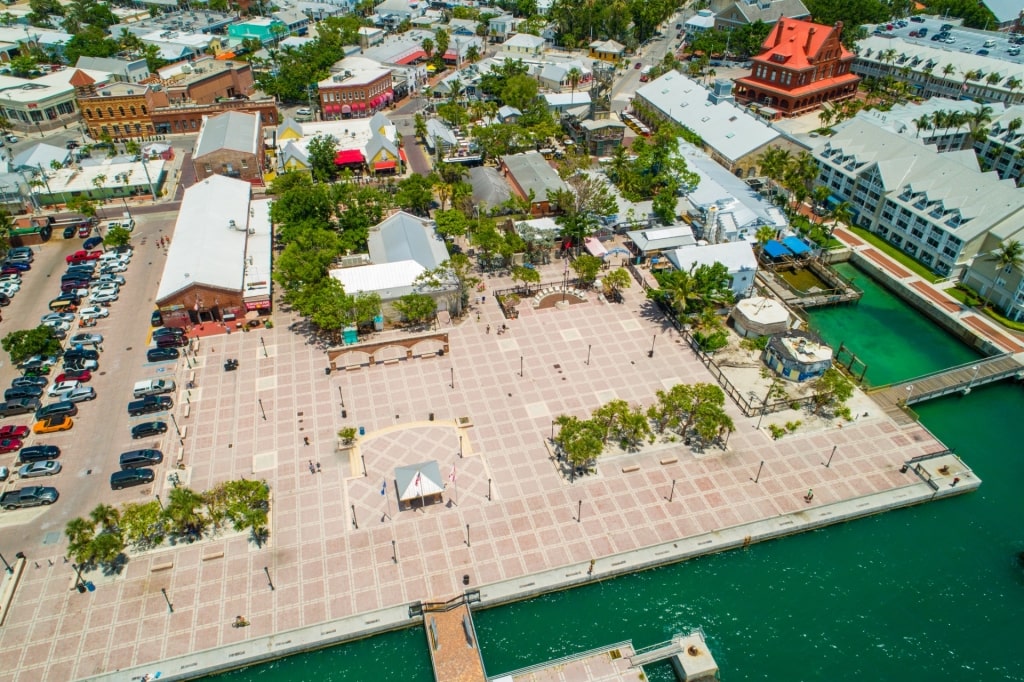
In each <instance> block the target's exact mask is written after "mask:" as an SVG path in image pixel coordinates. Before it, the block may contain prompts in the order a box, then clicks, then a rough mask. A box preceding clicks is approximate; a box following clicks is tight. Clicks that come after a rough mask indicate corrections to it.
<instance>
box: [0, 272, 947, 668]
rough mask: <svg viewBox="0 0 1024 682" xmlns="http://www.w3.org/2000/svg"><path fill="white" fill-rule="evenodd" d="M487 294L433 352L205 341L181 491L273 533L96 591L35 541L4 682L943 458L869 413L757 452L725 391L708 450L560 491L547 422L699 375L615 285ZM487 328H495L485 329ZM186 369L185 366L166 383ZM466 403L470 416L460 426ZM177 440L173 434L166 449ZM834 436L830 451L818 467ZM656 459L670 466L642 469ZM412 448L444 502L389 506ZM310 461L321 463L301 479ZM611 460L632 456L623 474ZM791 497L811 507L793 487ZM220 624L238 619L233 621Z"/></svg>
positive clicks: (295, 619)
mask: <svg viewBox="0 0 1024 682" xmlns="http://www.w3.org/2000/svg"><path fill="white" fill-rule="evenodd" d="M556 267H557V266H556ZM558 274H559V275H560V273H558ZM488 283H489V284H493V285H496V286H507V282H504V281H502V282H499V281H497V280H488ZM491 293H492V292H491V291H490V290H488V291H487V294H488V296H487V303H486V304H484V305H483V306H482V307H480V312H481V317H480V319H479V321H477V318H476V313H475V311H474V312H471V313H470V314H469V315H468V316H467V318H466V320H467V321H466V322H464V323H462V324H461V325H459V326H453V327H449V328H447V331H449V332H450V334H451V352H450V353H448V354H446V355H445V356H444V357H430V358H421V359H414V360H409V361H402V362H398V363H394V364H389V365H377V366H375V367H372V368H363V369H359V370H353V371H348V372H335V373H333V374H331V375H330V376H325V374H324V367H325V366H326V365H327V360H326V356H325V354H324V352H323V351H322V350H321V349H318V348H317V347H316V346H315V345H312V344H310V343H307V340H306V337H305V336H303V335H302V334H300V333H297V332H293V331H291V330H290V329H289V324H290V323H291V322H292V321H293V320H292V319H291V318H290V317H289V315H288V314H287V313H284V312H278V313H276V314H275V316H274V319H275V322H276V326H275V327H274V328H273V329H270V330H258V331H255V332H250V333H234V334H231V335H229V336H222V337H210V338H204V339H203V340H202V342H201V347H200V350H199V353H198V355H199V360H200V364H199V367H198V368H197V369H196V383H197V386H196V388H195V389H193V390H192V391H191V393H190V396H189V398H188V401H187V404H188V405H189V406H190V411H191V414H190V416H189V417H188V418H185V417H184V416H183V405H185V404H186V399H185V394H184V392H182V394H181V395H180V396H179V397H178V400H176V405H177V409H176V412H177V417H178V421H179V423H181V424H182V425H183V426H186V427H187V431H186V433H187V435H186V439H185V451H184V462H185V464H186V465H187V466H188V468H187V469H186V470H185V471H183V472H182V480H183V483H185V484H187V485H188V486H189V487H191V488H193V489H195V490H204V489H207V488H209V487H211V486H212V485H214V484H216V483H218V482H221V481H224V480H227V479H231V478H239V477H243V476H244V477H246V478H253V477H258V478H265V479H266V480H267V481H268V483H269V484H270V486H271V488H272V494H273V507H272V517H271V524H272V525H271V537H270V541H269V543H268V544H266V545H265V546H264V547H262V548H258V547H256V545H255V544H253V543H251V542H249V541H248V539H247V537H245V536H242V535H229V536H226V537H223V538H220V539H214V540H210V541H204V542H201V543H197V544H194V545H188V546H183V547H176V548H166V549H161V550H158V551H154V552H149V553H146V554H143V555H141V556H134V557H133V558H132V559H131V561H130V563H129V564H128V565H127V568H126V569H125V570H124V571H123V573H122V574H121V575H119V576H116V577H110V578H106V577H103V576H100V575H99V574H94V575H90V576H88V577H89V578H90V579H92V580H93V581H94V582H95V583H96V591H95V592H91V593H87V594H78V593H77V592H75V591H73V590H72V589H71V587H72V581H71V577H70V576H71V572H70V571H69V570H68V568H67V567H66V566H64V565H63V558H62V555H63V554H64V552H65V547H64V544H63V539H61V540H60V541H58V542H57V543H56V544H54V545H52V546H51V548H50V551H49V554H50V557H49V558H50V559H51V560H52V561H53V564H54V565H53V566H50V565H48V561H47V560H46V559H47V556H46V553H47V552H46V549H47V548H43V549H42V550H41V551H37V553H39V554H40V556H39V557H38V559H36V560H37V562H38V564H39V567H38V568H35V567H33V566H31V565H30V566H28V567H27V570H26V572H25V575H24V577H23V578H22V581H21V583H20V585H19V587H18V591H17V593H16V595H15V597H14V601H13V603H12V605H11V610H10V613H9V615H8V616H7V620H6V623H5V624H4V626H3V628H2V629H0V644H2V645H3V646H4V650H6V651H8V652H9V656H8V659H7V661H6V663H5V666H4V667H3V670H2V671H0V682H4V681H6V680H19V681H27V680H32V681H35V680H44V679H46V680H51V679H53V680H56V679H78V678H83V677H87V676H90V675H97V674H101V673H107V672H111V671H114V670H116V669H123V668H127V667H130V666H140V665H144V664H151V663H155V662H157V661H161V660H163V659H167V658H170V657H174V656H179V655H184V654H189V653H193V652H198V651H202V650H207V649H210V648H212V647H220V646H225V645H229V644H232V643H237V642H243V641H245V640H247V639H250V638H254V637H260V636H265V635H270V634H273V633H280V632H283V631H286V630H290V629H293V628H296V627H300V626H309V625H314V624H318V623H323V622H325V621H330V620H333V619H339V618H344V617H348V616H353V615H354V614H361V613H367V612H371V611H374V610H378V609H382V608H385V607H397V606H401V605H404V604H408V603H410V602H415V601H417V600H444V599H447V598H449V597H451V596H453V595H456V594H459V593H460V592H461V591H462V590H464V589H465V587H464V586H463V582H462V576H463V575H468V576H469V580H470V586H471V587H478V586H481V585H485V584H487V583H491V582H493V581H499V580H506V579H516V578H521V577H523V576H527V575H530V574H533V573H536V572H540V571H545V570H550V569H554V568H559V567H563V566H567V565H570V564H574V563H579V562H587V561H589V560H591V559H598V560H599V559H601V558H602V557H607V556H608V555H611V554H616V553H622V552H627V551H630V550H636V549H639V548H643V547H648V546H650V545H654V544H656V543H660V542H667V541H672V540H674V539H676V538H685V537H690V536H693V535H695V534H698V533H702V532H708V531H714V530H718V529H723V528H727V527H730V526H734V525H736V524H742V523H747V522H753V521H757V520H761V519H765V518H769V517H775V516H777V515H781V514H787V513H791V512H796V511H799V510H804V509H810V508H813V507H815V506H817V505H819V504H825V503H829V502H833V501H837V500H842V499H846V498H852V497H857V496H863V495H868V494H871V493H876V492H879V491H891V490H895V489H898V488H901V487H904V486H909V485H912V484H914V483H917V479H916V478H914V476H913V475H912V474H909V475H908V474H903V473H900V471H899V467H900V465H901V463H902V462H904V461H905V460H907V459H909V458H911V457H914V456H917V455H921V454H926V453H929V452H934V451H937V450H939V449H941V445H940V444H939V443H937V442H936V441H935V440H934V439H933V438H932V437H931V436H930V435H929V434H928V433H927V431H925V430H924V429H923V428H921V427H920V426H918V425H916V424H915V425H914V426H912V427H908V428H905V429H900V428H898V427H896V426H895V425H894V424H893V423H892V422H890V421H889V420H888V419H886V418H884V417H883V416H882V411H881V410H878V411H877V413H876V414H871V415H870V416H868V417H865V418H861V419H859V420H858V421H857V422H856V423H853V424H848V425H846V426H845V428H842V429H835V430H831V431H826V432H812V433H805V434H804V433H800V432H797V433H796V434H793V435H789V436H786V437H785V438H784V439H782V440H779V441H773V440H771V439H770V438H769V437H768V435H767V434H766V433H764V432H763V431H759V430H757V429H755V428H754V420H752V419H746V418H743V417H742V416H741V415H740V414H739V413H738V411H737V410H736V409H735V407H734V406H733V405H732V404H731V403H727V406H726V407H727V409H728V411H729V413H730V414H731V415H732V417H733V418H734V420H735V421H736V426H737V431H736V432H735V433H734V434H732V435H731V437H730V439H729V441H728V450H726V451H722V450H720V449H715V448H712V449H709V450H707V451H706V452H703V453H694V452H691V451H690V449H689V448H687V447H684V446H682V445H680V444H675V445H668V446H663V447H661V448H660V449H658V450H656V451H652V452H647V453H640V454H636V455H626V456H622V457H617V458H612V459H608V460H602V461H601V463H600V465H599V470H598V473H597V474H596V475H592V476H587V477H585V478H583V479H580V480H577V481H576V482H575V483H574V484H570V483H569V482H568V481H567V480H565V479H564V478H563V477H562V476H560V475H559V474H558V473H557V471H556V468H555V466H554V465H553V463H552V461H551V460H550V458H549V455H548V451H547V449H546V447H545V444H544V439H545V438H546V437H548V436H549V435H550V431H551V420H552V419H553V418H554V417H556V416H557V415H559V414H562V413H569V414H576V415H581V416H585V415H588V414H589V413H590V411H591V410H593V409H594V408H596V407H598V406H599V405H600V404H602V403H604V402H607V401H608V400H611V399H613V398H621V399H624V400H627V401H629V402H631V403H644V404H650V403H651V402H652V399H653V396H654V394H655V391H657V390H660V389H666V388H668V387H670V386H671V385H673V384H675V383H678V382H710V381H712V380H711V379H710V377H709V375H708V374H707V372H706V371H705V369H704V368H703V366H702V365H701V364H700V362H699V361H698V360H696V359H695V358H694V356H693V355H692V353H691V352H689V351H688V349H687V348H686V347H685V345H684V344H683V343H682V342H681V339H680V338H679V336H678V334H677V333H676V332H675V331H674V330H672V329H671V327H669V326H667V325H666V324H665V323H664V321H663V320H662V319H661V317H660V316H659V315H658V314H657V313H656V312H655V311H654V309H653V307H652V306H651V305H650V304H649V303H648V302H647V301H646V300H645V299H644V297H643V295H642V292H640V291H638V290H637V288H636V287H635V286H634V288H633V289H630V290H629V291H627V292H626V296H625V302H624V303H623V304H620V305H608V304H602V303H598V302H597V301H596V299H595V298H594V297H592V298H591V299H590V300H589V301H588V302H586V303H582V304H579V305H573V306H571V307H569V308H568V309H566V310H560V309H544V310H533V309H532V308H530V307H529V305H528V304H526V303H524V304H523V306H522V314H521V316H520V318H519V319H518V320H513V321H506V320H504V319H503V318H502V316H501V314H500V311H499V310H498V308H497V306H496V304H495V303H494V302H493V296H492V295H491ZM502 323H505V324H508V326H509V331H508V332H507V333H505V334H501V335H498V334H496V329H497V328H498V327H500V326H501V324H502ZM488 324H490V325H491V332H490V333H486V331H485V330H486V326H487V325H488ZM261 337H262V338H263V339H264V341H265V344H266V351H267V353H266V354H267V357H264V350H263V347H262V346H261V344H260V338H261ZM652 342H653V343H654V357H653V358H648V350H649V349H650V348H651V345H652ZM588 346H589V347H591V354H590V355H591V357H590V364H589V366H588V365H587V364H585V360H586V358H587V350H588ZM229 357H230V358H237V359H238V360H239V368H238V370H237V371H233V372H225V371H223V369H222V366H221V363H222V362H223V360H224V359H226V358H229ZM521 357H522V358H523V360H522V362H523V376H520V375H519V372H520V358H521ZM452 368H454V383H455V387H454V388H452V386H451V384H450V382H451V376H452V373H451V370H452ZM186 371H187V368H185V367H184V365H182V367H181V370H180V372H181V374H179V376H183V375H184V373H185V372H186ZM180 383H182V384H183V383H184V382H180ZM339 388H340V389H341V395H340V396H339ZM342 399H343V400H344V405H345V410H346V411H347V415H348V416H347V418H345V419H343V418H342V416H341V409H342V408H341V400H342ZM260 401H261V402H262V409H263V411H264V412H265V414H266V418H265V419H264V418H263V413H262V412H261V409H260V406H259V402H260ZM430 413H434V415H435V421H433V422H431V421H430V420H429V415H430ZM463 416H465V417H469V419H470V420H471V423H472V426H470V427H468V428H458V427H457V425H456V422H455V420H456V419H458V418H459V417H463ZM346 425H352V426H362V427H363V428H365V430H366V436H365V437H363V438H362V439H360V442H359V450H358V451H357V453H358V454H355V453H349V452H347V451H346V452H339V451H338V449H337V438H336V435H335V434H336V432H337V431H338V429H339V428H341V427H343V426H346ZM460 436H461V438H462V451H463V455H464V456H463V457H462V458H460V457H459V449H460V442H459V439H460ZM304 437H308V438H309V440H310V444H309V445H308V446H307V445H305V444H304V441H303V438H304ZM173 440H175V439H173V438H172V437H170V435H169V437H168V439H167V441H168V442H167V444H165V450H170V449H171V448H170V446H171V444H172V443H171V441H173ZM833 446H837V447H838V451H837V454H836V456H835V458H834V460H833V462H832V464H831V467H830V468H825V467H824V466H822V462H823V461H824V460H825V459H827V456H828V454H829V452H830V451H831V449H832V447H833ZM360 456H361V458H360ZM669 456H674V457H677V459H678V461H677V462H675V463H672V464H667V465H662V464H661V463H660V461H661V460H662V459H666V458H669ZM363 459H365V465H366V469H367V476H365V477H364V476H362V475H361V474H362V471H361V467H362V461H363ZM430 459H436V460H437V461H438V463H439V466H440V469H441V472H442V475H443V476H444V477H447V476H448V475H449V473H450V471H451V469H452V467H453V466H454V467H455V472H456V474H455V484H451V483H449V485H448V489H447V490H446V492H445V495H444V502H443V503H438V504H433V505H427V506H426V507H425V508H416V509H415V510H405V511H398V508H397V500H396V499H395V497H394V482H393V470H394V468H395V467H396V466H401V465H406V464H412V463H416V462H421V461H424V460H430ZM762 460H763V461H764V470H763V472H762V473H761V475H760V479H759V482H758V483H756V484H755V483H754V482H753V481H752V477H753V476H754V475H755V473H756V471H757V469H758V465H759V462H761V461H762ZM310 461H312V462H313V463H314V467H315V465H316V463H319V465H320V468H321V473H316V474H312V473H310V470H309V462H310ZM627 465H637V466H639V469H638V470H637V471H635V472H632V473H625V474H624V473H622V472H621V471H622V468H623V467H625V466H627ZM385 480H386V481H387V485H388V495H387V496H382V495H381V493H380V491H381V484H382V481H385ZM672 480H676V481H677V483H676V487H675V493H674V496H673V501H672V502H671V503H669V502H668V499H667V498H668V495H669V488H670V485H671V481H672ZM488 481H490V492H491V496H492V500H490V501H489V500H488V490H489V488H488ZM808 488H813V489H814V493H815V497H814V502H813V504H811V505H808V504H807V503H806V502H805V501H804V500H803V495H804V493H805V492H806V490H807V489H808ZM152 492H155V493H161V494H163V493H165V492H166V488H164V487H163V486H158V487H157V488H156V489H155V490H153V491H149V490H147V489H140V494H139V499H140V500H142V499H152V498H151V497H149V495H150V494H151V493H152ZM580 501H582V514H581V517H580V518H579V519H577V518H576V514H577V510H578V509H579V508H580ZM389 511H390V515H391V517H390V518H389V517H388V512H389ZM467 524H468V525H469V533H470V537H469V538H468V539H467V537H466V526H467ZM392 540H395V542H396V551H397V558H398V562H397V563H395V562H394V561H393V559H392V545H391V541H392ZM33 558H35V557H33ZM264 567H266V573H265V572H264ZM268 574H269V576H270V578H271V579H272V581H273V585H274V589H273V590H271V589H270V587H269V585H268ZM161 589H165V590H166V592H167V595H168V598H169V599H170V600H171V602H172V603H173V607H174V612H173V613H169V611H168V607H167V605H166V603H165V601H164V597H163V594H162V592H161ZM239 614H242V615H244V616H245V617H246V618H247V619H248V620H249V621H250V622H251V626H250V627H247V628H237V629H236V628H232V627H230V624H231V622H232V621H233V620H234V619H235V617H236V616H237V615H239ZM165 674H167V672H166V671H165Z"/></svg>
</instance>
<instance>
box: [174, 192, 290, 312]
mask: <svg viewBox="0 0 1024 682" xmlns="http://www.w3.org/2000/svg"><path fill="white" fill-rule="evenodd" d="M251 192H252V187H251V185H250V184H249V183H248V182H246V181H244V180H236V179H234V178H228V177H224V176H222V175H214V176H211V177H209V178H207V179H205V180H203V181H201V182H199V183H197V184H195V185H192V186H191V187H189V188H188V189H186V190H185V196H184V198H183V199H182V202H181V209H180V210H179V212H178V220H177V222H176V223H175V225H174V236H173V238H172V239H171V246H170V249H169V250H168V253H167V260H166V261H165V262H164V271H163V275H162V276H161V278H160V286H159V288H158V289H157V294H156V304H157V305H158V306H159V307H160V309H161V311H162V312H164V313H165V314H164V322H165V324H176V325H177V326H181V325H182V324H189V323H196V322H200V321H212V320H219V319H222V316H223V315H224V314H231V313H233V314H235V315H238V314H241V315H244V314H245V310H246V309H247V308H249V309H258V308H269V307H270V300H269V287H270V249H271V244H270V241H271V230H270V221H269V218H268V216H267V215H266V214H267V212H268V210H269V205H270V202H269V201H261V202H255V203H253V204H251V205H250V196H251ZM257 210H258V211H260V212H261V215H260V216H259V217H258V218H257V216H256V212H257ZM250 241H251V242H253V244H252V245H251V246H250ZM258 242H262V243H258ZM250 257H251V259H252V262H251V263H250V262H249V259H250ZM169 315H170V319H171V321H170V322H168V317H169Z"/></svg>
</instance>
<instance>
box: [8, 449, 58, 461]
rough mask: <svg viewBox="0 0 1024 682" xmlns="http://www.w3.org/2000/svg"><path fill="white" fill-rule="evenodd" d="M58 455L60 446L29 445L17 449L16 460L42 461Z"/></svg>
mask: <svg viewBox="0 0 1024 682" xmlns="http://www.w3.org/2000/svg"><path fill="white" fill-rule="evenodd" d="M58 457H60V448H58V447H57V446H56V445H29V446H28V447H27V448H22V449H21V450H19V451H18V461H19V462H23V463H26V464H27V463H28V462H42V461H44V460H47V459H57V458H58Z"/></svg>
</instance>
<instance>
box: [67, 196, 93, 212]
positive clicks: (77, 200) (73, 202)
mask: <svg viewBox="0 0 1024 682" xmlns="http://www.w3.org/2000/svg"><path fill="white" fill-rule="evenodd" d="M65 206H66V207H67V209H68V210H69V211H72V212H74V213H80V214H81V215H84V216H85V217H86V218H95V217H96V210H97V207H98V206H99V202H98V201H97V200H96V199H92V198H90V197H87V196H85V195H84V194H79V195H78V196H77V197H71V198H70V199H68V200H67V202H66V203H65Z"/></svg>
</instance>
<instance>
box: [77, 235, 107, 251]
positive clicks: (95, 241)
mask: <svg viewBox="0 0 1024 682" xmlns="http://www.w3.org/2000/svg"><path fill="white" fill-rule="evenodd" d="M102 243H103V237H89V238H88V239H86V240H85V241H84V242H82V248H83V249H85V250H86V251H88V250H89V249H95V248H96V247H97V246H99V245H100V244H102Z"/></svg>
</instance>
